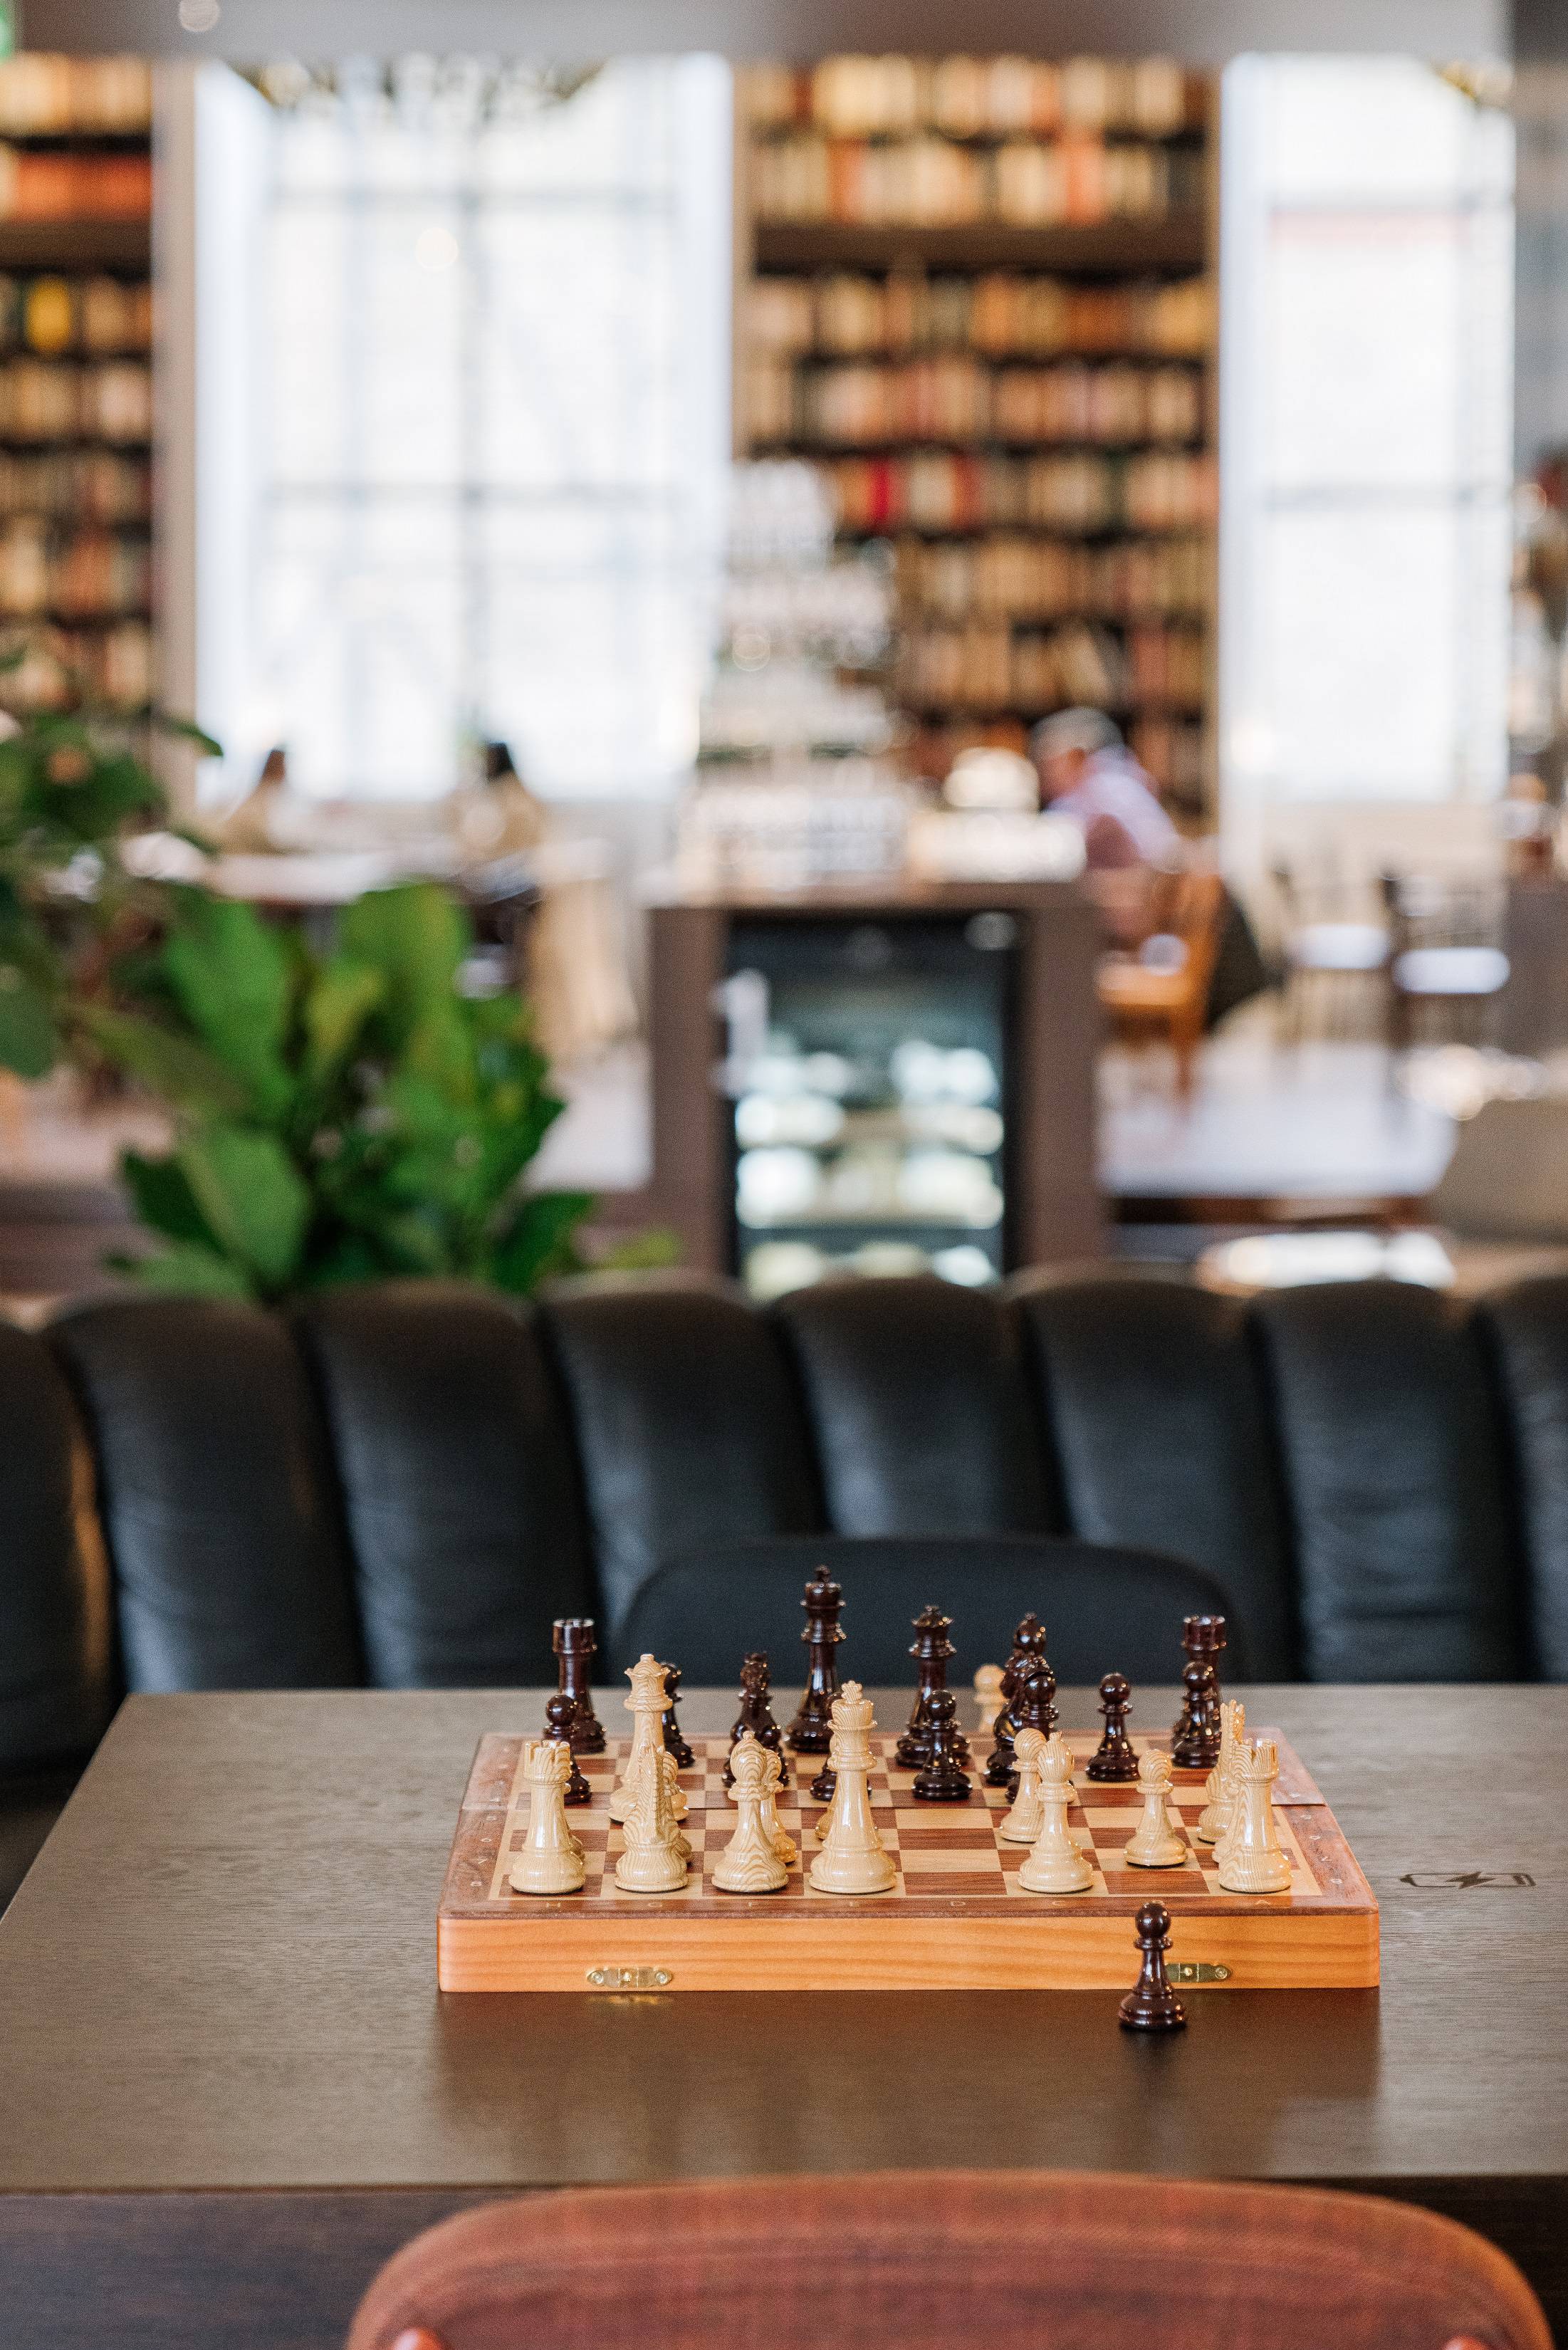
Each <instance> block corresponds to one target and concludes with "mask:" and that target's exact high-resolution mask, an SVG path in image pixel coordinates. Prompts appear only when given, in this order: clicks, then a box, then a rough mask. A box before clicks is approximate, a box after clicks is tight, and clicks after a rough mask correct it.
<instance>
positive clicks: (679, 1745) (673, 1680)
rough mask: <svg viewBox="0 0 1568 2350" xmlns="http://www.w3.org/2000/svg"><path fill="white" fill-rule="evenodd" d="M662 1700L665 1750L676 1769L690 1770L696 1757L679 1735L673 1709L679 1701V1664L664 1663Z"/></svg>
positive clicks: (678, 1725)
mask: <svg viewBox="0 0 1568 2350" xmlns="http://www.w3.org/2000/svg"><path fill="white" fill-rule="evenodd" d="M664 1700H665V1701H664V1724H663V1727H664V1744H665V1748H666V1751H667V1752H670V1753H671V1754H673V1755H674V1757H675V1767H676V1769H677V1770H678V1771H690V1770H691V1765H692V1764H693V1763H695V1762H696V1760H697V1757H696V1756H695V1754H693V1753H692V1752H691V1748H690V1746H688V1745H687V1743H686V1741H685V1740H684V1738H682V1737H681V1735H680V1723H679V1721H677V1720H676V1718H675V1709H676V1707H677V1706H678V1705H679V1704H680V1666H679V1665H666V1666H665V1668H664Z"/></svg>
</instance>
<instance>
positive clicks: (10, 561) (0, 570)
mask: <svg viewBox="0 0 1568 2350" xmlns="http://www.w3.org/2000/svg"><path fill="white" fill-rule="evenodd" d="M151 595H152V551H151V546H149V544H148V541H147V539H146V538H145V537H144V536H143V537H134V538H127V537H123V536H120V535H119V534H118V533H116V532H114V531H108V530H78V531H75V532H72V533H69V534H65V535H62V534H60V533H57V532H56V531H54V530H52V529H51V527H50V525H48V524H47V522H45V521H43V520H41V519H40V518H39V517H37V516H36V515H23V516H17V517H14V518H13V519H12V520H11V521H10V522H8V523H6V524H5V525H4V526H3V527H0V613H4V614H5V616H6V617H7V618H9V619H23V618H27V617H30V616H32V615H35V614H42V613H47V614H50V615H51V616H53V617H56V618H58V619H99V618H103V617H105V616H107V615H109V614H111V613H118V612H145V611H146V610H147V609H148V608H149V605H150V602H151Z"/></svg>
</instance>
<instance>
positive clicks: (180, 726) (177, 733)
mask: <svg viewBox="0 0 1568 2350" xmlns="http://www.w3.org/2000/svg"><path fill="white" fill-rule="evenodd" d="M151 720H152V723H153V725H154V726H156V727H157V729H158V732H159V733H161V734H171V735H172V736H173V737H174V739H175V740H176V741H177V742H180V743H194V744H195V746H196V748H197V750H198V751H200V752H202V753H203V754H204V755H205V756H206V757H207V758H209V759H221V758H222V757H223V744H222V743H214V742H213V738H212V736H211V735H210V734H207V733H203V732H202V729H201V727H200V726H198V725H197V723H196V722H195V720H194V719H193V718H176V717H175V716H174V714H173V712H172V711H169V710H154V711H153V712H151Z"/></svg>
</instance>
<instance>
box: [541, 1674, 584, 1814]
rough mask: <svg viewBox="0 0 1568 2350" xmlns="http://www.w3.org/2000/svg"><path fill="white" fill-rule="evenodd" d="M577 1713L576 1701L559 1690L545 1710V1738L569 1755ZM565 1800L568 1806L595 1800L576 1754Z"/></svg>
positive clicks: (573, 1757) (567, 1783) (573, 1755)
mask: <svg viewBox="0 0 1568 2350" xmlns="http://www.w3.org/2000/svg"><path fill="white" fill-rule="evenodd" d="M576 1711H577V1709H576V1701H575V1700H573V1699H572V1698H569V1697H568V1696H567V1695H566V1690H556V1694H555V1696H554V1697H553V1698H552V1699H551V1700H550V1701H549V1703H548V1704H547V1705H546V1706H545V1737H546V1738H547V1739H549V1740H550V1741H551V1742H552V1743H554V1744H556V1745H561V1746H565V1748H566V1752H567V1753H568V1754H572V1724H573V1722H574V1721H575V1720H576ZM563 1800H564V1801H565V1802H566V1803H568V1804H591V1803H592V1802H593V1800H594V1791H593V1789H592V1788H591V1787H590V1786H589V1784H588V1783H587V1780H586V1779H585V1778H584V1776H583V1774H582V1773H581V1772H580V1771H579V1770H578V1768H577V1758H576V1755H575V1754H572V1774H571V1777H570V1778H569V1779H568V1780H567V1781H566V1795H565V1797H564V1798H563Z"/></svg>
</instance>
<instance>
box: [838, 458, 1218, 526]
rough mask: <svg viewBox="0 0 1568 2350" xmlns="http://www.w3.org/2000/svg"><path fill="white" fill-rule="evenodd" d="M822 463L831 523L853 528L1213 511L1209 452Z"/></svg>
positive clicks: (1088, 522) (1129, 522) (1059, 521)
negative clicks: (831, 501) (832, 508)
mask: <svg viewBox="0 0 1568 2350" xmlns="http://www.w3.org/2000/svg"><path fill="white" fill-rule="evenodd" d="M826 473H827V475H828V478H829V480H830V481H831V483H832V485H833V493H834V498H835V503H836V509H837V515H838V526H839V528H840V529H841V530H844V531H850V532H855V533H873V534H880V533H883V532H888V531H898V530H917V531H931V532H964V531H974V530H983V529H986V528H988V527H989V528H1002V529H1015V528H1018V527H1021V526H1022V527H1025V528H1029V527H1033V528H1036V529H1041V530H1049V531H1059V532H1062V533H1064V534H1065V535H1068V536H1085V535H1089V534H1094V533H1102V532H1103V533H1110V532H1116V531H1130V532H1135V533H1137V532H1144V531H1155V532H1162V533H1163V532H1165V531H1196V530H1204V529H1208V528H1210V527H1211V526H1212V525H1213V523H1214V520H1215V516H1216V513H1217V511H1218V496H1219V486H1218V481H1217V478H1216V473H1215V467H1214V462H1213V459H1212V458H1211V457H1210V456H1208V455H1206V454H1201V453H1199V452H1192V451H1184V450H1172V451H1166V450H1146V451H1143V452H1140V453H1139V454H1137V455H1136V456H1132V457H1117V456H1102V455H1096V456H1090V455H1086V454H1079V455H1075V456H1051V457H1005V456H970V455H961V454H957V453H955V452H951V451H950V450H940V449H932V450H919V451H916V452H912V453H910V454H909V455H907V456H898V457H840V458H838V459H836V460H835V461H834V462H832V463H829V464H828V465H827V466H826Z"/></svg>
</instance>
